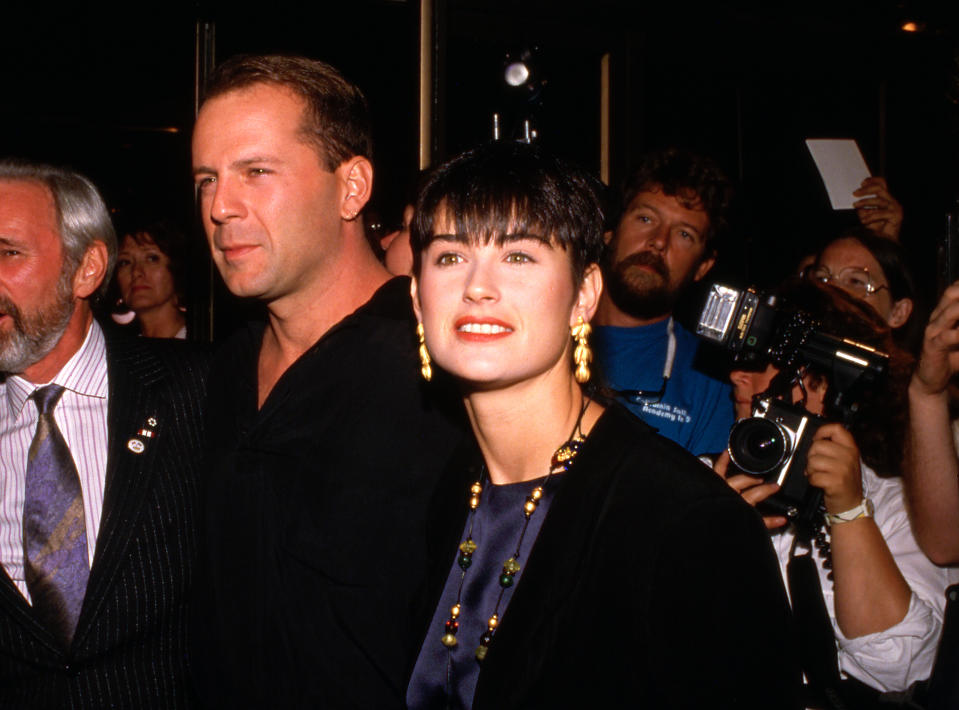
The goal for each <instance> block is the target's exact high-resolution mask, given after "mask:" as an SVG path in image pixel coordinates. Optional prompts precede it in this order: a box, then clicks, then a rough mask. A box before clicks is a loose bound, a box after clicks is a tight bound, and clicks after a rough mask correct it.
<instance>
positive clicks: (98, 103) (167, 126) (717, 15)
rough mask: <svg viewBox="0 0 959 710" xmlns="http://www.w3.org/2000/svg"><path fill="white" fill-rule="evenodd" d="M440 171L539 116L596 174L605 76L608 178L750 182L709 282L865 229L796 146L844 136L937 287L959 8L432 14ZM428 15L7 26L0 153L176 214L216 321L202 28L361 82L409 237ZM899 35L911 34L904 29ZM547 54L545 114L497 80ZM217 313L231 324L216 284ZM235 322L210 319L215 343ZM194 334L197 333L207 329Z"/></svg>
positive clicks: (503, 8) (327, 14) (540, 127)
mask: <svg viewBox="0 0 959 710" xmlns="http://www.w3.org/2000/svg"><path fill="white" fill-rule="evenodd" d="M436 13H437V18H438V20H437V28H438V34H437V38H438V44H437V49H436V51H437V56H438V57H440V63H439V65H438V67H437V70H438V80H437V87H436V88H437V91H436V104H435V111H436V134H435V135H436V138H435V142H434V159H442V158H443V157H446V156H448V155H452V154H453V153H455V152H458V151H459V150H462V149H464V148H467V147H469V146H471V145H474V144H476V143H478V142H480V141H482V140H485V139H487V138H488V137H489V136H490V132H491V125H492V118H491V116H492V113H493V112H494V111H497V112H500V113H501V114H502V115H503V119H504V120H503V125H504V127H505V128H506V129H509V128H511V127H512V126H513V125H515V124H518V123H519V121H520V120H521V119H522V118H523V117H526V116H528V115H529V116H531V117H532V119H533V125H534V127H535V128H536V130H537V132H538V134H539V140H540V141H541V142H542V143H544V144H545V145H547V146H548V147H549V148H550V149H552V150H554V151H555V152H558V153H561V154H563V155H565V156H566V157H568V158H572V159H574V160H576V161H578V162H580V163H582V164H584V165H586V166H587V167H590V168H593V169H598V168H599V95H600V94H599V66H600V58H601V56H602V55H603V54H604V53H609V55H610V63H611V72H612V164H611V177H612V182H613V183H617V182H619V181H620V180H621V179H622V178H623V177H624V176H625V174H626V172H627V171H628V169H629V167H630V165H631V164H632V163H633V162H634V161H635V159H636V157H637V156H639V155H640V154H641V153H642V152H643V151H645V150H647V149H650V148H655V147H659V146H665V145H681V146H685V147H689V148H693V149H695V150H698V151H701V152H705V153H707V154H709V155H712V156H713V157H714V158H716V159H717V160H718V161H719V162H720V164H721V165H722V166H723V167H724V168H725V169H726V170H727V171H728V172H729V174H730V175H731V176H732V177H734V178H735V179H736V180H737V181H738V183H739V200H738V207H739V210H738V215H737V220H736V222H735V230H734V239H733V240H732V243H731V244H730V246H729V248H728V249H727V250H726V252H725V254H724V255H723V259H722V260H721V262H720V264H719V265H718V266H717V270H716V273H717V274H718V275H719V276H721V277H723V278H732V279H735V280H737V281H740V282H742V283H745V282H755V283H758V284H760V285H770V284H772V283H775V282H776V281H778V280H779V279H780V278H781V277H782V276H783V275H784V274H785V273H787V272H788V271H789V270H790V269H791V268H792V266H793V264H794V263H795V262H796V261H797V260H798V259H799V257H800V256H802V255H803V254H805V253H808V252H809V251H812V250H814V249H815V248H816V246H817V245H818V244H819V243H821V242H822V241H823V240H825V239H826V238H828V237H829V235H830V234H832V233H833V232H834V231H835V230H836V229H837V228H838V227H839V226H841V225H843V224H848V223H850V222H854V221H855V217H854V215H853V214H852V213H851V212H843V213H834V212H832V211H831V210H830V208H829V204H828V200H827V198H826V195H825V191H824V189H823V187H822V183H821V182H820V180H819V177H818V174H817V173H816V171H815V168H814V166H813V164H812V161H811V159H810V158H809V156H808V154H807V152H806V149H805V146H804V144H803V140H804V139H805V138H808V137H850V138H856V139H857V140H858V141H859V144H860V147H861V148H862V150H863V153H864V155H865V157H866V161H867V163H868V164H869V166H870V168H871V169H872V171H873V173H874V174H879V175H884V176H886V177H887V179H888V181H889V184H890V186H891V189H892V192H893V194H894V195H896V196H897V197H898V199H899V200H900V201H901V202H902V203H903V205H904V206H905V209H906V224H905V227H904V233H903V241H904V243H905V244H906V245H907V247H908V248H909V250H910V254H911V256H912V257H913V260H914V267H915V268H916V270H917V272H918V274H919V276H920V281H921V282H922V283H924V284H927V285H928V286H929V294H928V295H929V296H930V297H932V296H934V294H933V293H932V290H933V289H932V286H931V284H933V283H934V267H935V254H936V246H937V242H938V240H939V239H940V238H941V236H942V234H943V233H944V229H945V227H944V225H945V214H946V212H947V211H948V210H950V209H955V198H956V197H957V190H959V170H957V167H959V110H957V102H959V53H957V29H959V3H944V2H893V1H890V0H879V1H873V2H865V1H863V2H822V1H820V0H813V1H811V2H805V3H793V4H789V5H786V6H784V9H779V8H770V7H768V6H767V4H766V3H758V2H757V3H746V2H738V3H723V2H715V3H709V4H703V5H701V6H700V5H697V4H691V3H669V4H668V5H667V4H666V3H647V2H635V1H633V2H629V1H627V0H599V1H597V2H591V3H569V4H564V3H558V2H529V1H527V2H499V1H494V0H475V1H467V0H437V2H436ZM418 15H419V3H418V2H416V1H414V0H409V1H407V0H353V1H352V2H346V3H326V2H321V3H314V4H311V5H309V6H306V5H305V4H302V3H297V4H293V3H288V2H284V1H278V2H271V3H268V4H264V5H261V6H260V7H258V8H257V10H256V11H255V12H252V11H251V12H243V11H239V10H237V9H236V7H235V5H234V4H233V3H197V4H192V5H191V4H187V5H186V6H185V7H182V8H181V9H176V8H174V7H173V6H172V5H166V4H151V3H141V4H138V5H136V7H131V8H128V9H120V10H110V11H107V10H88V9H79V8H75V9H67V10H61V9H59V8H53V7H50V8H45V9H44V10H43V11H39V10H38V11H21V12H20V14H19V16H13V15H11V16H10V17H9V18H8V19H7V20H6V21H5V23H4V24H5V27H4V30H5V32H4V50H5V51H4V52H3V56H4V59H3V61H2V63H0V76H2V84H0V86H2V87H3V88H2V91H3V93H2V96H3V109H4V110H3V111H2V112H0V154H6V155H17V156H23V157H29V158H35V159H42V160H47V161H53V162H57V163H67V164H70V165H72V166H73V167H75V168H77V169H79V170H80V171H82V172H85V173H87V174H88V175H89V176H90V177H91V178H93V180H94V181H95V182H96V183H97V184H98V185H99V186H100V187H101V189H102V190H103V192H104V195H105V197H106V199H107V201H108V204H109V205H110V207H111V209H112V210H113V211H114V213H115V215H116V216H117V217H118V218H122V217H123V216H125V215H128V214H132V213H143V212H146V213H148V215H167V216H170V217H173V218H174V219H176V220H177V221H179V222H180V223H181V224H183V225H184V227H185V228H187V229H190V230H191V233H192V234H193V244H194V258H193V264H192V267H193V268H192V271H191V274H192V280H193V281H194V282H195V284H194V285H195V286H196V288H195V290H194V292H195V293H196V294H197V296H196V303H195V309H194V310H195V312H197V313H199V312H203V311H207V312H208V311H209V309H208V308H207V305H208V302H209V295H208V293H209V284H208V283H207V282H209V281H210V277H209V264H208V261H207V259H206V257H205V247H204V246H203V243H202V236H201V234H200V232H199V231H198V230H197V229H196V226H195V220H194V216H193V191H192V188H191V181H190V177H189V172H190V157H189V136H190V128H191V125H192V121H193V115H194V102H195V59H196V47H197V43H196V27H197V22H198V21H203V22H206V23H208V25H207V26H209V27H212V28H213V29H214V32H215V56H216V58H217V59H222V58H225V57H228V56H230V55H232V54H234V53H237V52H260V51H286V52H300V53H304V54H307V55H310V56H313V57H316V58H319V59H323V60H325V61H328V62H330V63H332V64H334V65H335V66H337V67H338V68H340V69H341V70H342V71H343V72H344V73H345V74H346V75H347V76H348V77H349V78H351V79H353V80H354V81H355V82H356V83H358V84H359V85H360V86H361V87H362V88H363V89H364V90H365V92H366V94H367V97H368V99H369V101H370V105H371V110H372V113H373V120H374V135H375V141H376V154H375V156H374V158H375V159H374V163H375V168H376V176H377V186H376V190H375V192H376V197H375V199H374V204H373V205H372V206H371V213H370V215H369V216H370V217H371V218H375V219H377V220H379V221H381V222H383V223H384V224H392V223H396V222H397V221H398V219H399V213H400V210H401V207H402V204H403V202H404V201H405V200H406V199H407V195H408V193H409V191H410V189H411V186H412V184H413V182H414V181H415V178H416V175H417V168H418V165H417V150H418V146H417V141H418V135H417V124H418V26H419V25H418V23H419V20H418ZM906 20H913V21H916V22H919V23H920V30H921V31H919V32H915V33H906V32H903V31H902V30H901V29H900V28H901V25H902V23H903V22H905V21H906ZM524 47H536V48H537V49H538V52H537V53H536V55H535V59H536V61H537V68H538V69H539V70H541V72H542V74H543V76H545V78H546V84H545V87H544V88H543V90H542V92H541V93H540V95H539V97H538V102H537V105H535V106H531V105H530V104H528V102H526V100H525V98H524V97H523V96H516V95H515V94H510V93H509V92H507V91H506V90H505V89H504V85H503V83H502V81H501V78H500V77H501V70H502V67H503V58H504V56H505V55H506V53H507V52H518V51H519V50H521V49H522V48H524ZM214 293H215V294H216V298H215V300H214V304H215V310H216V312H217V313H220V314H228V313H231V312H233V311H235V308H234V307H233V306H232V304H230V303H229V301H228V300H226V299H224V298H223V294H222V292H220V291H217V290H216V289H215V288H214ZM230 322H231V319H230V318H228V317H226V315H224V317H222V318H220V319H219V320H218V321H217V323H216V332H217V333H218V334H219V333H221V332H222V330H223V329H224V328H226V326H227V325H228V324H229V323H230ZM200 330H202V328H201V329H200Z"/></svg>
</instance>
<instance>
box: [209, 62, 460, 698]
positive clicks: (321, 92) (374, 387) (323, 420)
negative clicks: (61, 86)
mask: <svg viewBox="0 0 959 710" xmlns="http://www.w3.org/2000/svg"><path fill="white" fill-rule="evenodd" d="M370 152H371V151H370V138H369V119H368V117H367V111H366V103H365V100H364V99H363V95H362V94H361V93H360V91H359V89H357V88H356V87H355V86H353V85H352V84H350V83H349V82H347V81H346V80H345V79H343V77H341V76H340V75H339V73H338V72H336V70H335V69H333V68H332V67H330V66H329V65H327V64H324V63H322V62H318V61H314V60H310V59H306V58H303V57H286V56H255V57H238V58H234V59H232V60H229V61H227V62H226V63H225V64H223V65H222V66H221V67H219V68H218V69H217V72H216V73H215V75H214V76H213V77H212V80H211V83H210V86H209V87H208V89H207V93H206V99H205V101H204V103H203V105H202V107H201V109H200V113H199V115H198V117H197V122H196V127H195V129H194V134H193V164H194V169H193V171H194V175H195V179H196V184H197V186H198V189H199V193H200V203H201V212H202V219H203V225H204V228H205V231H206V234H207V237H208V240H209V243H210V248H211V251H212V254H213V260H214V262H215V263H216V265H217V267H218V268H219V271H220V273H221V275H222V276H223V279H224V281H225V282H226V285H227V287H228V288H229V289H230V291H232V292H233V293H234V294H235V295H237V296H243V297H247V298H254V299H257V300H258V301H260V302H261V303H262V304H263V305H264V306H265V308H266V322H265V323H262V322H261V323H253V324H251V325H250V326H249V327H248V328H247V329H244V330H241V331H240V332H239V333H237V334H236V335H235V336H234V337H233V338H232V339H231V340H230V341H229V342H228V343H226V344H225V346H224V347H223V349H222V350H221V352H220V355H219V358H218V360H217V363H216V365H215V367H214V370H213V371H214V373H215V375H214V377H213V378H212V379H211V385H210V404H209V406H210V415H211V416H210V419H209V423H210V439H209V454H210V457H209V460H210V461H211V471H210V480H209V488H208V505H207V513H208V515H207V523H208V525H207V538H206V542H205V546H204V547H205V550H204V551H205V555H204V558H203V562H202V569H203V572H204V581H203V582H202V583H201V597H200V606H199V614H198V619H199V621H200V623H201V624H202V625H201V627H200V628H201V631H200V633H201V634H202V638H201V641H203V642H205V643H206V644H207V645H206V648H205V649H204V650H203V651H202V652H201V656H202V660H203V662H204V663H206V664H207V667H205V668H204V669H202V670H201V672H200V673H199V677H200V679H201V681H202V682H203V684H204V685H205V689H206V696H207V700H208V702H209V703H210V704H211V705H213V706H215V707H231V708H232V707H277V708H281V707H336V708H348V707H355V708H390V707H396V708H400V707H403V705H404V700H403V698H404V693H405V689H406V682H407V677H408V674H409V671H410V668H411V663H412V658H413V656H412V654H413V653H415V650H416V649H415V648H414V647H413V646H414V642H413V639H414V638H415V637H416V636H417V634H418V632H419V629H413V628H412V623H413V618H414V615H413V614H412V613H411V611H412V609H413V607H414V606H416V604H418V603H419V600H418V598H417V592H418V591H419V586H420V584H421V582H422V581H423V578H424V576H425V564H426V550H425V532H424V529H423V527H424V524H425V513H426V506H427V502H428V498H429V494H430V491H431V490H432V487H433V484H434V482H435V480H436V478H437V476H438V475H439V471H440V469H441V467H442V464H443V463H444V462H445V460H446V457H447V452H450V451H451V450H452V447H453V446H455V445H456V443H457V442H458V438H459V436H458V430H457V429H456V428H455V427H453V426H452V425H451V424H449V423H448V422H447V420H446V419H445V417H444V416H443V415H441V414H440V412H439V411H437V404H436V402H434V401H433V400H432V399H431V398H430V395H429V394H428V392H427V390H426V388H425V387H424V385H425V383H424V382H422V381H421V380H420V378H419V372H420V366H419V364H418V360H417V356H416V340H415V327H416V323H415V319H414V318H413V314H412V308H411V304H410V299H409V279H407V278H397V279H391V278H390V274H389V273H388V272H387V271H386V270H385V269H384V268H383V266H382V265H381V264H380V263H379V262H378V261H377V259H376V257H375V256H374V254H373V252H372V250H371V249H370V246H369V243H368V242H367V240H366V237H365V235H364V233H363V224H362V218H361V217H360V213H361V211H362V210H363V208H364V206H365V205H366V203H367V200H368V199H369V197H370V192H371V189H372V180H373V170H372V166H371V164H370ZM434 384H435V383H434Z"/></svg>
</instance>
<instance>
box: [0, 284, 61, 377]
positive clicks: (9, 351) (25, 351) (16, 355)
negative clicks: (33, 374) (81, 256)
mask: <svg viewBox="0 0 959 710" xmlns="http://www.w3.org/2000/svg"><path fill="white" fill-rule="evenodd" d="M71 281H72V278H69V279H64V278H61V279H60V280H59V282H58V283H57V295H56V299H55V300H54V301H53V303H51V304H49V305H47V306H46V307H42V308H40V309H38V310H36V311H34V312H33V313H24V312H23V311H21V310H20V308H18V307H17V305H16V304H15V303H13V301H11V300H9V299H8V298H5V297H2V296H0V312H3V313H6V314H7V315H8V316H10V317H11V318H12V319H13V328H12V329H11V330H10V332H8V333H3V334H0V372H4V373H8V374H14V375H16V374H20V373H21V372H23V371H24V370H26V369H27V368H28V367H30V366H31V365H33V364H35V363H37V362H40V360H42V359H43V358H44V357H46V356H47V355H48V354H49V353H50V351H51V350H53V348H54V347H56V344H57V343H59V342H60V338H61V337H63V333H64V331H66V329H67V325H68V324H69V323H70V318H71V316H72V315H73V308H74V304H73V294H72V293H71V289H70V282H71Z"/></svg>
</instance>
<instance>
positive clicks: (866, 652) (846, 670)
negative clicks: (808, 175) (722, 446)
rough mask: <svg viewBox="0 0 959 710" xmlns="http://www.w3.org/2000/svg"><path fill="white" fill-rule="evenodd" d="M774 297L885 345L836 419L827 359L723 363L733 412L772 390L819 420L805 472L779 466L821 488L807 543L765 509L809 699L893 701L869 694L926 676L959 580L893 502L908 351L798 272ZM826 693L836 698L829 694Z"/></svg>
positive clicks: (762, 481) (752, 492) (732, 477)
mask: <svg viewBox="0 0 959 710" xmlns="http://www.w3.org/2000/svg"><path fill="white" fill-rule="evenodd" d="M777 295H778V297H779V299H780V304H781V308H783V309H786V310H789V311H802V312H804V313H806V314H808V315H810V316H812V317H813V318H815V319H816V320H817V321H818V322H819V323H820V324H821V329H822V331H823V332H825V333H830V334H834V335H841V336H843V337H846V338H849V339H851V340H854V341H856V342H860V343H863V344H865V345H868V346H870V347H874V348H877V349H879V350H881V351H884V352H886V353H888V354H889V355H890V359H889V364H888V373H887V376H886V377H885V378H882V379H880V380H878V381H876V382H874V383H871V384H870V385H869V386H868V387H866V388H863V390H862V392H861V394H860V396H859V397H857V399H856V402H857V405H858V412H857V414H856V416H855V417H854V418H853V419H852V420H851V422H850V423H849V424H848V426H844V425H843V424H840V423H839V421H840V420H841V419H842V417H843V412H842V410H841V408H840V407H839V406H837V403H836V398H835V393H834V388H835V386H836V382H834V381H833V379H832V378H831V372H830V368H822V367H820V366H817V365H815V364H810V365H809V366H808V367H802V368H799V369H797V370H796V371H791V370H786V371H783V370H780V369H779V368H777V367H776V366H774V365H768V366H767V367H766V368H765V369H764V370H742V369H737V370H733V372H732V373H731V374H730V379H731V380H732V383H733V396H734V398H735V403H736V413H737V416H738V417H740V418H744V417H748V416H749V415H750V413H751V411H753V408H754V406H755V404H756V399H757V398H760V399H762V400H765V399H766V398H769V397H777V398H782V399H784V400H786V401H787V402H789V403H794V404H796V405H797V406H798V407H801V408H804V409H805V410H806V411H808V412H810V413H812V414H815V415H819V416H825V417H826V419H827V420H828V423H823V424H822V425H821V426H820V427H819V428H818V429H815V430H814V433H813V434H812V435H811V445H810V446H809V448H808V450H807V453H806V466H805V470H803V471H795V472H792V473H790V475H797V476H802V475H805V477H806V479H807V480H808V482H809V484H810V485H813V486H816V487H817V488H820V489H822V491H823V506H824V508H825V515H824V523H825V524H824V526H822V527H820V528H817V531H814V533H815V535H814V542H812V543H810V542H809V541H808V540H805V539H804V536H803V534H802V533H803V531H802V530H800V529H799V526H797V525H796V524H795V523H794V522H792V521H789V520H787V518H786V517H782V516H777V515H769V516H767V517H766V518H765V522H766V525H767V526H768V527H769V528H770V535H771V540H772V543H773V547H774V548H775V550H776V553H777V555H778V556H779V560H780V566H781V570H782V574H783V578H784V579H785V580H786V581H787V583H788V585H789V591H790V598H791V599H792V600H793V601H794V603H795V602H796V600H797V599H799V600H800V601H799V605H798V607H797V608H796V616H797V625H798V627H799V633H800V638H801V639H802V640H803V643H804V647H806V648H808V649H810V650H811V651H813V652H814V654H810V657H809V660H806V659H804V669H803V670H804V671H805V673H806V679H807V682H808V684H809V685H808V692H809V694H810V700H809V701H808V702H809V705H808V706H809V707H815V708H827V709H828V710H838V709H839V708H856V709H860V708H873V707H902V706H899V705H888V706H887V705H882V704H879V705H877V703H880V702H881V701H880V699H879V693H882V692H902V691H905V690H906V689H907V688H909V687H910V686H911V685H912V684H913V683H915V682H917V681H923V680H925V679H926V678H928V677H929V674H930V672H931V670H932V666H933V661H934V658H935V654H936V648H937V643H938V640H939V636H940V632H941V627H942V620H943V608H944V604H945V596H944V592H945V589H946V587H947V586H948V585H949V584H950V583H953V582H955V581H957V579H959V578H957V575H956V573H955V572H952V571H950V570H947V569H943V568H941V567H937V566H936V565H934V564H933V563H932V562H931V561H930V560H929V559H928V558H927V557H926V556H925V555H924V554H922V552H921V550H920V549H919V546H918V545H917V543H916V539H915V536H914V534H913V529H912V526H911V524H910V520H909V516H908V515H907V513H906V509H905V503H904V500H903V493H902V482H901V480H900V478H899V474H900V465H899V459H900V457H901V455H902V444H903V438H904V433H905V413H906V407H905V390H906V384H907V382H908V381H909V375H910V372H911V370H912V358H911V357H910V356H909V355H908V354H906V353H905V352H904V351H901V350H900V349H899V348H897V347H896V346H895V344H894V343H893V342H892V337H891V335H890V333H889V329H888V327H886V325H885V324H884V322H883V321H882V319H881V318H880V317H879V316H878V315H877V314H876V313H875V311H874V310H873V309H870V308H864V307H863V305H862V302H861V301H858V300H856V299H853V298H850V297H849V296H847V295H846V293H844V292H842V291H841V290H839V289H837V288H833V287H830V286H826V285H816V284H810V283H804V282H802V281H798V280H797V282H796V283H787V284H785V285H784V286H782V287H780V289H779V290H778V292H777ZM747 426H748V425H747ZM754 440H758V438H757V439H754ZM740 441H743V440H742V439H741V440H740ZM743 448H744V447H739V449H738V450H742V449H743ZM728 461H729V454H728V453H725V454H723V456H722V457H721V460H720V462H719V463H718V466H717V471H719V472H720V473H721V474H722V475H723V476H724V477H726V479H727V483H729V485H730V486H731V487H733V488H734V489H735V490H738V491H739V492H740V493H741V494H742V495H743V497H744V498H745V500H747V501H749V502H750V503H752V504H754V505H759V504H762V503H763V502H764V501H765V500H766V499H767V498H768V497H770V496H771V495H773V494H775V493H776V492H778V491H779V486H778V485H777V484H776V483H775V482H769V481H768V479H767V478H764V477H756V476H749V475H746V474H743V473H741V472H739V471H738V470H735V467H733V466H729V468H727V465H726V464H727V462H728ZM807 534H808V532H807ZM807 552H808V555H809V556H808V557H807V556H806V553H807ZM809 562H814V569H810V568H809V567H808V566H807V572H808V573H809V574H808V576H806V577H805V579H806V581H807V584H805V585H804V584H803V583H802V581H803V576H802V575H801V572H800V570H801V568H802V565H803V564H804V563H809ZM816 587H818V589H816ZM820 592H821V594H820ZM810 599H812V600H813V601H814V602H816V603H817V604H821V605H822V612H824V613H823V614H822V615H821V616H820V617H818V620H819V621H820V622H822V624H823V625H825V624H826V623H827V622H828V624H829V627H828V628H827V629H822V628H820V630H821V631H826V632H828V631H831V632H832V633H831V634H830V636H831V637H826V638H823V637H818V638H817V637H816V635H815V630H816V625H815V622H816V621H817V617H816V615H814V614H812V613H810V611H811V610H812V609H813V605H810V603H809V600H810ZM803 600H805V603H803ZM837 696H838V697H841V698H842V699H843V701H844V702H843V703H838V704H834V703H835V700H836V697H837ZM813 700H815V701H816V702H815V703H813V702H812V701H813ZM886 700H887V701H889V702H892V699H890V698H886Z"/></svg>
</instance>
